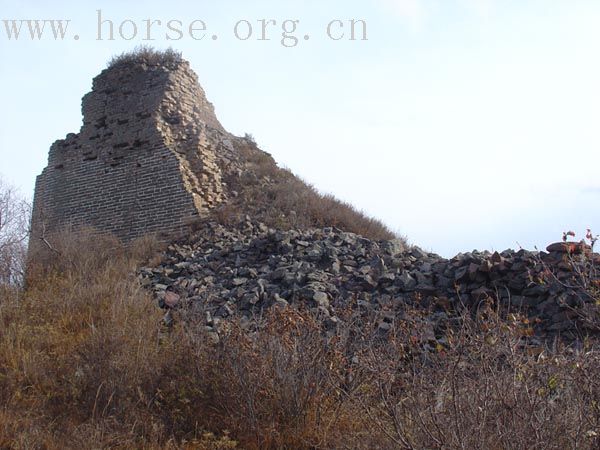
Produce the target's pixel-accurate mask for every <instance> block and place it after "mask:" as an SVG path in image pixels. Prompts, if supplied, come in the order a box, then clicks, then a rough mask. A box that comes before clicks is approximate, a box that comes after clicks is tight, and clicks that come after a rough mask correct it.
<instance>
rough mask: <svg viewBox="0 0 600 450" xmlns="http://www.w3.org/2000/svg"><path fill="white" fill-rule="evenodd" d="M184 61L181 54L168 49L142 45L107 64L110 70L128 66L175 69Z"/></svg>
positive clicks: (114, 57) (115, 57)
mask: <svg viewBox="0 0 600 450" xmlns="http://www.w3.org/2000/svg"><path fill="white" fill-rule="evenodd" d="M182 61H183V58H182V56H181V52H178V51H176V50H173V49H172V48H168V49H166V50H156V49H155V48H153V47H151V46H147V45H140V46H138V47H136V48H135V49H134V50H132V51H129V52H124V53H121V54H120V55H115V56H113V57H112V58H111V59H110V60H109V61H108V64H107V67H108V68H113V67H117V66H121V65H126V64H146V65H149V66H158V65H163V66H167V67H174V66H177V65H179V64H180V63H181V62H182Z"/></svg>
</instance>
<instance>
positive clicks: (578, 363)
mask: <svg viewBox="0 0 600 450" xmlns="http://www.w3.org/2000/svg"><path fill="white" fill-rule="evenodd" d="M158 248H159V246H158V244H155V243H153V242H151V241H149V240H145V241H143V242H137V243H135V244H134V245H133V246H131V247H130V248H129V249H125V248H124V247H122V246H121V245H120V244H119V243H118V242H117V241H116V240H114V239H111V238H110V237H99V236H94V235H87V236H80V237H73V236H64V237H63V238H62V239H61V240H60V241H58V242H57V243H56V247H55V251H53V252H49V253H47V254H46V255H45V256H44V258H43V259H41V258H42V256H41V255H39V256H38V257H37V258H38V259H37V262H38V263H39V262H43V269H42V268H41V267H40V266H37V268H35V267H34V268H33V269H32V271H31V272H30V277H29V280H28V288H27V290H25V291H20V290H14V289H8V288H4V289H3V290H2V291H1V293H0V295H1V297H0V448H22V449H32V448H41V449H71V448H72V449H80V448H123V449H125V448H154V449H163V448H164V449H169V448H188V449H192V448H194V449H225V448H245V449H269V448H271V449H279V448H289V449H302V448H305V449H311V448H324V449H325V448H353V449H373V448H383V449H388V448H389V449H392V448H406V449H411V448H414V449H420V448H440V449H441V448H444V449H458V448H469V449H470V448H486V449H504V448H523V449H524V448H527V449H530V448H548V449H564V448H582V449H594V448H598V445H600V408H599V405H600V385H599V384H598V383H597V374H598V373H599V370H600V354H599V353H598V352H597V350H593V349H592V346H591V344H592V343H588V344H586V345H584V346H583V347H582V348H581V349H580V350H578V351H573V350H571V349H567V348H562V347H560V346H559V347H557V349H556V351H555V352H553V353H550V352H545V353H541V354H539V353H536V354H530V353H528V352H526V351H523V350H522V349H521V348H520V344H519V342H520V339H519V338H520V336H521V335H522V333H524V332H526V331H525V330H526V329H527V324H525V323H523V321H522V320H521V319H519V318H518V317H514V318H513V319H511V320H509V321H501V320H499V319H498V317H497V316H496V315H495V313H494V311H493V310H484V311H481V314H480V315H479V316H478V317H476V318H471V317H463V318H462V320H461V321H460V323H461V325H460V326H458V327H455V328H451V329H449V330H450V331H449V332H448V335H447V337H446V340H447V346H445V347H443V348H437V349H435V350H434V351H432V352H426V353H423V350H422V345H421V337H420V335H419V323H420V321H419V317H420V314H423V313H424V312H423V311H421V312H419V311H414V312H413V313H411V314H407V315H406V318H405V321H404V322H401V323H396V325H395V326H394V327H393V329H392V330H391V332H390V333H388V334H386V335H385V336H383V335H381V334H379V333H378V332H377V327H376V326H374V324H373V323H372V322H371V321H370V318H369V317H368V316H365V317H363V319H362V320H361V322H360V323H356V322H352V321H351V320H348V321H347V322H346V324H345V325H344V326H343V327H342V328H341V330H340V332H339V333H338V334H337V335H335V336H334V337H327V336H326V335H324V334H323V333H322V332H321V325H320V321H319V320H318V319H317V318H315V317H314V316H312V315H311V314H309V313H307V312H302V311H296V310H292V309H273V310H272V311H271V312H269V313H266V314H265V316H264V317H263V321H262V326H261V331H260V332H259V333H254V334H252V333H250V334H249V333H248V332H246V331H244V327H243V324H241V323H239V322H237V321H236V320H232V321H231V324H230V327H229V331H228V332H227V333H223V334H222V335H221V336H220V337H219V340H215V339H214V336H209V335H207V334H206V333H205V331H204V330H203V328H202V327H201V326H200V325H198V324H194V323H190V322H189V321H185V320H182V317H179V316H177V315H175V317H174V319H175V320H174V325H173V326H172V327H166V326H165V325H164V323H163V321H162V319H161V317H162V314H161V312H160V310H159V309H158V308H156V306H155V304H154V301H153V299H151V298H150V296H149V295H148V293H146V292H145V291H144V289H143V288H142V287H141V286H140V284H139V282H138V278H137V277H136V276H135V268H136V267H137V266H138V264H139V263H140V262H147V261H148V259H152V258H153V257H154V255H155V250H156V249H158ZM348 317H351V315H350V314H349V315H348Z"/></svg>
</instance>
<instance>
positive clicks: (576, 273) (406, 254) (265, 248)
mask: <svg viewBox="0 0 600 450" xmlns="http://www.w3.org/2000/svg"><path fill="white" fill-rule="evenodd" d="M553 250H554V251H552V252H549V253H546V252H529V251H525V250H520V251H512V250H507V251H504V252H502V253H497V252H496V253H493V254H492V253H489V252H472V253H465V254H460V255H458V256H456V257H454V258H452V259H450V260H448V259H444V258H442V257H440V256H438V255H436V254H432V253H427V252H424V251H423V250H421V249H419V248H417V247H413V248H406V247H405V245H404V243H403V241H400V240H396V241H394V240H392V241H373V240H369V239H365V238H363V237H360V236H358V235H355V234H352V233H348V232H343V231H341V230H339V229H336V228H323V229H313V230H304V231H298V230H291V231H278V230H275V229H272V228H269V227H267V226H265V225H264V224H261V223H257V222H253V221H252V220H250V218H249V217H246V218H245V220H242V221H241V222H240V223H238V224H236V225H235V226H223V225H221V224H218V223H216V222H209V221H206V222H203V223H202V224H201V225H200V226H199V230H198V231H197V233H196V234H195V235H194V236H193V237H191V238H189V239H187V240H186V241H182V242H179V243H174V244H172V245H170V246H169V248H168V250H167V251H166V253H165V254H164V258H163V260H162V262H161V263H160V264H159V265H158V266H157V267H153V268H150V267H148V268H144V269H142V270H141V273H140V277H141V278H142V281H143V283H144V284H145V285H146V286H148V287H150V288H151V289H153V290H154V292H155V293H156V295H157V298H158V300H159V302H160V305H161V306H163V307H165V308H179V307H185V308H186V310H187V311H194V310H195V311H198V312H200V313H201V315H202V317H203V319H204V320H205V322H206V324H207V326H209V327H211V328H212V329H213V330H215V331H218V329H219V325H220V324H221V323H223V320H224V319H227V318H230V317H234V316H237V317H241V318H242V320H243V321H245V322H246V323H252V319H253V318H254V317H256V316H257V315H260V314H261V313H262V312H263V311H264V310H265V309H267V308H269V307H272V306H276V305H279V306H287V305H292V306H295V307H302V308H309V309H311V310H313V311H314V312H316V313H318V314H319V315H320V317H322V319H323V321H324V323H325V325H326V327H327V329H329V330H333V329H335V327H336V326H337V325H338V324H339V323H340V321H341V320H342V319H341V317H340V315H339V314H338V311H340V310H344V309H347V308H348V307H350V308H354V309H362V310H365V311H370V312H373V313H374V314H376V316H377V317H378V323H379V328H380V330H381V331H383V332H385V331H386V330H388V329H390V328H391V326H392V324H393V323H394V321H396V320H401V319H402V317H403V314H404V312H405V311H406V310H407V309H410V308H415V307H416V308H422V309H426V310H427V311H428V316H427V317H428V320H429V322H430V332H429V334H430V336H429V338H428V339H429V340H431V341H435V340H439V339H443V325H444V324H446V323H447V322H448V320H450V319H451V318H452V316H455V315H456V314H457V313H459V312H461V311H464V310H465V308H466V309H468V310H471V311H475V310H477V308H478V307H480V306H481V305H483V304H493V305H499V306H500V307H501V310H502V311H503V313H521V314H523V315H524V316H525V317H527V318H528V319H529V322H530V323H531V333H532V334H535V336H536V337H535V338H533V339H539V338H544V339H547V338H550V337H554V336H557V335H560V336H562V337H565V338H567V339H579V338H581V337H582V336H585V335H589V334H594V333H597V332H598V331H600V330H598V328H597V327H598V324H599V323H600V320H599V316H598V307H597V306H598V305H597V303H596V301H597V300H596V299H594V298H592V296H590V295H589V292H590V284H591V283H598V278H597V277H595V273H594V271H593V268H594V264H598V262H599V261H598V258H599V257H598V255H590V254H581V255H572V254H568V253H565V252H564V248H562V247H559V248H557V247H554V249H553Z"/></svg>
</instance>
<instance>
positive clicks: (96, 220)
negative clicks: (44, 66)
mask: <svg viewBox="0 0 600 450" xmlns="http://www.w3.org/2000/svg"><path fill="white" fill-rule="evenodd" d="M82 112H83V126H82V127H81V130H80V131H79V133H78V134H69V135H68V136H67V137H66V139H64V140H59V141H57V142H55V143H54V144H53V145H52V147H51V148H50V153H49V157H48V166H47V167H46V168H45V169H44V170H43V172H42V173H41V175H39V176H38V178H37V181H36V187H35V197H34V210H33V219H32V229H33V233H34V238H37V237H40V236H43V235H44V234H45V233H52V232H53V231H57V230H59V229H61V228H63V227H73V228H77V227H82V226H90V227H93V228H96V229H98V230H100V231H106V232H111V233H113V234H115V235H116V236H117V237H119V238H121V239H123V240H130V239H133V238H136V237H139V236H141V235H143V234H146V233H149V232H167V233H170V232H177V231H180V230H182V229H184V228H185V226H186V224H189V222H190V221H191V220H193V219H194V217H198V216H199V215H201V214H202V212H203V211H206V210H208V209H210V208H212V207H214V206H216V205H218V204H220V203H221V202H223V201H225V200H226V199H225V197H226V192H225V190H224V186H223V183H222V173H221V168H220V165H219V161H218V160H219V158H222V156H221V155H220V153H227V151H228V150H231V140H232V139H233V140H234V139H235V138H233V136H231V135H229V134H228V133H227V132H226V131H225V130H224V129H223V127H222V126H221V124H220V123H219V121H218V120H217V118H216V116H215V113H214V109H213V106H212V104H211V103H209V102H208V100H207V99H206V96H205V94H204V91H203V90H202V88H201V87H200V85H199V84H198V80H197V77H196V75H195V74H194V72H193V71H192V70H191V68H190V66H189V64H188V63H187V62H185V61H182V60H176V61H162V62H160V61H159V62H155V63H147V62H140V61H124V62H120V63H118V64H114V65H112V66H111V67H109V68H108V69H106V70H104V71H103V72H102V73H101V74H100V75H98V76H97V77H96V78H95V79H94V82H93V88H92V91H91V92H90V93H88V94H87V95H86V96H84V98H83V102H82Z"/></svg>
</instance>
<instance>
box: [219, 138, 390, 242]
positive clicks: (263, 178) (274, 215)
mask: <svg viewBox="0 0 600 450" xmlns="http://www.w3.org/2000/svg"><path fill="white" fill-rule="evenodd" d="M237 148H238V151H239V157H240V159H241V160H242V161H244V163H245V165H246V170H245V171H244V173H243V174H241V176H239V177H231V178H229V179H227V180H226V181H227V183H228V185H229V186H230V187H231V188H232V189H233V190H235V191H236V192H238V193H239V195H238V197H237V198H235V199H233V201H232V202H230V203H229V204H227V205H226V206H224V207H221V208H220V209H218V210H217V211H216V216H217V218H219V219H220V220H221V221H222V222H227V221H228V220H237V215H239V214H240V213H241V214H249V215H251V216H252V217H253V218H255V219H257V220H259V221H261V222H263V223H265V224H266V225H268V226H271V227H273V228H279V229H292V228H299V229H306V228H322V227H330V226H333V227H337V228H340V229H342V230H344V231H348V232H351V233H356V234H360V235H362V236H364V237H366V238H369V239H373V240H382V239H395V238H398V236H397V235H396V234H395V233H393V232H392V231H391V230H390V229H389V228H388V227H387V226H386V225H384V224H383V223H382V222H381V221H379V220H377V219H374V218H372V217H368V216H367V215H365V214H364V213H362V212H361V211H357V210H356V209H355V208H354V207H353V206H352V205H350V204H348V203H346V202H343V201H340V200H338V199H336V198H335V197H334V196H333V195H330V194H322V193H320V192H319V191H318V190H317V189H315V188H314V187H313V186H312V185H310V184H308V183H306V182H304V181H303V180H301V179H300V178H298V177H297V176H295V175H294V174H293V173H292V172H291V171H289V170H287V169H282V168H279V167H278V166H277V164H276V162H275V160H274V159H273V158H272V157H271V155H269V154H268V153H265V152H263V151H261V150H260V149H259V148H258V147H257V146H256V143H254V141H253V140H252V139H249V138H246V139H245V142H243V143H242V144H240V145H238V147H237Z"/></svg>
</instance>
